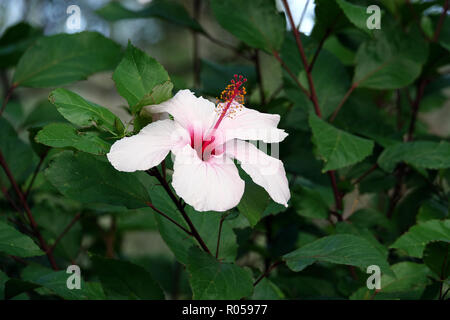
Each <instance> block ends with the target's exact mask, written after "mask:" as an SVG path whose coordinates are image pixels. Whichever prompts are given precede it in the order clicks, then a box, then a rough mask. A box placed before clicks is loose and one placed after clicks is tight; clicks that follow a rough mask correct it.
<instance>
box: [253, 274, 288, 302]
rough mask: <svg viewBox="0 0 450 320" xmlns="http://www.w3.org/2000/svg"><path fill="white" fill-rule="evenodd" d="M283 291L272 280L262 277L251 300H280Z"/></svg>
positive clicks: (282, 296)
mask: <svg viewBox="0 0 450 320" xmlns="http://www.w3.org/2000/svg"><path fill="white" fill-rule="evenodd" d="M284 298H285V296H284V293H283V292H282V291H281V290H280V288H278V287H277V286H276V285H275V284H274V283H273V282H272V281H270V280H269V279H267V278H263V279H262V280H261V281H260V282H259V283H258V284H257V285H256V286H255V290H254V292H253V296H252V300H281V299H284Z"/></svg>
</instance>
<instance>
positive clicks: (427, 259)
mask: <svg viewBox="0 0 450 320" xmlns="http://www.w3.org/2000/svg"><path fill="white" fill-rule="evenodd" d="M449 253H450V243H449V242H444V241H437V242H430V243H429V244H427V246H426V247H425V250H424V252H423V262H424V263H425V264H426V265H427V266H428V268H430V270H431V271H433V272H434V273H435V274H436V275H437V276H438V277H439V279H441V280H445V279H447V278H448V277H449V276H450V261H449Z"/></svg>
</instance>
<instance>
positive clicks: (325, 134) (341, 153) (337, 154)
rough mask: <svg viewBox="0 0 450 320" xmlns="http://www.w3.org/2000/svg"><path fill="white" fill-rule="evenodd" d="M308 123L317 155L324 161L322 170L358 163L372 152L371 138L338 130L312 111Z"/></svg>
mask: <svg viewBox="0 0 450 320" xmlns="http://www.w3.org/2000/svg"><path fill="white" fill-rule="evenodd" d="M309 124H310V126H311V129H312V133H313V143H314V144H315V145H316V147H317V152H318V155H319V156H320V158H321V159H322V160H323V161H324V162H325V167H324V168H323V170H322V171H323V172H325V171H329V170H335V169H340V168H343V167H347V166H349V165H352V164H355V163H358V162H360V161H362V160H364V159H365V158H366V157H367V156H369V155H370V154H372V150H373V146H374V143H373V141H371V140H367V139H363V138H360V137H357V136H354V135H352V134H350V133H347V132H345V131H342V130H339V129H337V128H335V127H333V126H332V125H330V124H328V123H326V122H325V121H323V120H322V119H320V118H319V117H317V116H316V115H315V114H313V113H310V116H309Z"/></svg>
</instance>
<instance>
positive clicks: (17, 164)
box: [0, 118, 37, 187]
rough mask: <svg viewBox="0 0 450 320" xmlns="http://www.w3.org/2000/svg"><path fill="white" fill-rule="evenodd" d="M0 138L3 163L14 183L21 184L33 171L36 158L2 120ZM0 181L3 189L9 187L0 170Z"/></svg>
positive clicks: (2, 119)
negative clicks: (6, 166) (5, 164)
mask: <svg viewBox="0 0 450 320" xmlns="http://www.w3.org/2000/svg"><path fill="white" fill-rule="evenodd" d="M0 137H1V138H0V150H1V151H2V153H3V156H4V157H5V161H6V163H7V164H8V166H9V169H10V170H11V172H12V174H13V176H14V178H15V179H16V181H17V182H18V183H21V182H22V181H23V180H25V179H26V178H27V176H28V174H29V173H30V172H31V171H32V170H33V169H32V168H33V166H34V165H33V163H34V162H36V160H37V159H36V156H35V155H34V153H33V150H32V149H31V147H30V146H29V145H27V144H25V143H24V142H23V141H22V140H21V139H20V138H19V137H18V136H17V133H16V131H15V130H14V128H13V127H12V126H11V125H10V124H9V122H8V121H6V120H5V119H4V118H0ZM0 180H1V182H2V184H3V185H4V186H5V187H7V186H8V185H9V184H7V183H9V180H8V178H7V177H6V175H5V174H4V172H3V170H0Z"/></svg>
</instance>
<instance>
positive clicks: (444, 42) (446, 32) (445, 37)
mask: <svg viewBox="0 0 450 320" xmlns="http://www.w3.org/2000/svg"><path fill="white" fill-rule="evenodd" d="M439 43H440V44H441V46H443V47H444V48H445V49H447V50H448V51H450V19H448V17H447V19H445V20H444V24H443V25H442V29H441V33H440V34H439Z"/></svg>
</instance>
